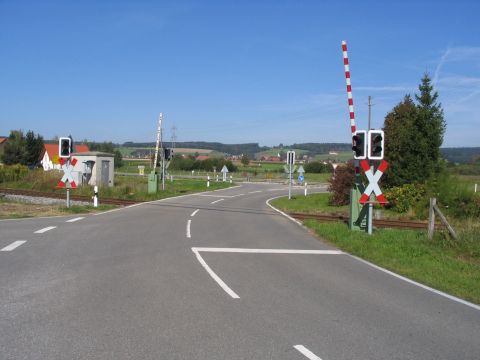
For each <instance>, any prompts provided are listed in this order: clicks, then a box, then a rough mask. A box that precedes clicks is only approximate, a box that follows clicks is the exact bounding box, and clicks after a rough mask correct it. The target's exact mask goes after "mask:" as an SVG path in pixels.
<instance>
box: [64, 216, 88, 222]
mask: <svg viewBox="0 0 480 360" xmlns="http://www.w3.org/2000/svg"><path fill="white" fill-rule="evenodd" d="M83 219H85V218H84V217H78V218H75V219H70V220H67V221H65V222H68V223H73V222H75V221H79V220H83Z"/></svg>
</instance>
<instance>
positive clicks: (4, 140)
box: [0, 137, 8, 144]
mask: <svg viewBox="0 0 480 360" xmlns="http://www.w3.org/2000/svg"><path fill="white" fill-rule="evenodd" d="M7 140H8V138H6V137H0V144H3V143H4V142H6V141H7Z"/></svg>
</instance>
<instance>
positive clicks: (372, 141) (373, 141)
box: [368, 130, 385, 160]
mask: <svg viewBox="0 0 480 360" xmlns="http://www.w3.org/2000/svg"><path fill="white" fill-rule="evenodd" d="M384 139H385V136H384V133H383V130H369V131H368V158H369V159H370V160H382V159H383V153H384Z"/></svg>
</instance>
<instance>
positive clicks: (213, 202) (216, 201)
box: [210, 199, 225, 204]
mask: <svg viewBox="0 0 480 360" xmlns="http://www.w3.org/2000/svg"><path fill="white" fill-rule="evenodd" d="M223 200H225V199H218V200H215V201H212V202H211V203H210V204H216V203H219V202H220V201H223Z"/></svg>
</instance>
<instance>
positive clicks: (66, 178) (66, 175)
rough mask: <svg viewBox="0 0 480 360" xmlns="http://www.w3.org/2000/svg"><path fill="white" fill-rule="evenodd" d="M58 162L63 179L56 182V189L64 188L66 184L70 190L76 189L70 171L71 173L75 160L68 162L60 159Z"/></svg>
mask: <svg viewBox="0 0 480 360" xmlns="http://www.w3.org/2000/svg"><path fill="white" fill-rule="evenodd" d="M59 161H60V164H61V165H62V170H63V177H62V179H61V180H60V181H59V182H58V184H57V187H59V188H64V187H66V184H67V182H68V184H69V185H70V187H71V188H72V189H76V188H77V184H75V180H74V179H73V175H72V171H73V167H74V166H75V164H76V163H77V159H75V158H73V159H72V161H68V160H67V161H65V160H63V159H62V158H61V159H60V160H59Z"/></svg>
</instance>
